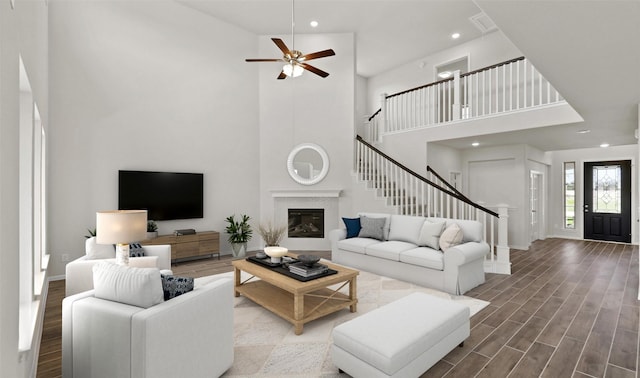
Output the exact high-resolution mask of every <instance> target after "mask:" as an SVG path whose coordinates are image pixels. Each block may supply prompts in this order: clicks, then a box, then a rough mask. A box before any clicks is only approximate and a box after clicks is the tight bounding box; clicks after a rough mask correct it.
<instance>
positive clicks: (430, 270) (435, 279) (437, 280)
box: [329, 213, 489, 295]
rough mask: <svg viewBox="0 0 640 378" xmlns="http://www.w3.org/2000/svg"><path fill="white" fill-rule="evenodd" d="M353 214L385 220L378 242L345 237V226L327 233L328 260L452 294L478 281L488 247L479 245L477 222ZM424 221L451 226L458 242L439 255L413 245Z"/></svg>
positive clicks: (480, 279) (418, 240) (480, 243)
mask: <svg viewBox="0 0 640 378" xmlns="http://www.w3.org/2000/svg"><path fill="white" fill-rule="evenodd" d="M358 216H359V217H368V218H384V219H385V221H384V230H383V236H382V237H381V240H377V239H374V238H369V237H352V238H347V230H346V229H345V228H341V229H337V230H332V231H331V232H330V234H329V237H330V239H331V259H332V261H333V262H335V263H338V264H342V265H346V266H349V267H353V268H356V269H360V270H364V271H367V272H372V273H376V274H379V275H383V276H387V277H392V278H396V279H399V280H403V281H408V282H412V283H415V284H418V285H421V286H426V287H431V288H434V289H438V290H443V291H445V292H447V293H450V294H454V295H461V294H464V293H465V292H467V291H469V290H471V289H473V288H474V287H476V286H478V285H480V284H482V283H484V281H485V276H484V257H485V256H486V255H487V254H488V253H489V245H488V244H487V243H486V242H484V241H483V238H482V233H483V227H482V224H481V223H480V222H477V221H472V220H458V219H446V218H427V217H416V216H408V215H391V214H382V213H360V214H358ZM361 219H362V218H361ZM424 222H445V224H446V227H449V226H451V225H452V224H453V223H455V224H457V225H458V226H459V227H460V229H461V230H462V241H461V243H460V244H458V245H455V246H453V247H450V248H447V249H445V250H444V251H442V250H436V249H434V248H430V247H426V246H422V245H419V244H421V243H420V238H421V230H422V227H423V225H424Z"/></svg>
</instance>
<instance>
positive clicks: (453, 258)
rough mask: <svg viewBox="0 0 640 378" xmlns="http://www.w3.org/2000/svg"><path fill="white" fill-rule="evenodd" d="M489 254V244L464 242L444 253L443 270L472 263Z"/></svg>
mask: <svg viewBox="0 0 640 378" xmlns="http://www.w3.org/2000/svg"><path fill="white" fill-rule="evenodd" d="M488 253H489V244H487V243H484V242H466V243H463V244H458V245H456V246H455V247H451V248H449V249H447V250H446V252H445V253H444V266H445V269H446V268H447V267H450V266H461V265H465V264H468V263H470V262H472V261H476V260H482V259H484V256H486V255H487V254H488Z"/></svg>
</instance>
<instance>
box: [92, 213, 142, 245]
mask: <svg viewBox="0 0 640 378" xmlns="http://www.w3.org/2000/svg"><path fill="white" fill-rule="evenodd" d="M146 238H147V210H112V211H98V212H97V213H96V243H98V244H127V243H133V242H138V241H141V240H144V239H146Z"/></svg>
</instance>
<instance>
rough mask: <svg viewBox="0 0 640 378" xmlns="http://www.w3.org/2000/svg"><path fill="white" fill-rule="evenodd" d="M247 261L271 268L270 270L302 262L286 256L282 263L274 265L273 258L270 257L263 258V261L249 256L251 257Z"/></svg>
mask: <svg viewBox="0 0 640 378" xmlns="http://www.w3.org/2000/svg"><path fill="white" fill-rule="evenodd" d="M285 260H287V261H285ZM247 261H250V262H252V263H255V264H259V265H264V266H266V267H269V268H276V267H279V266H282V265H284V264H291V263H295V262H299V261H300V260H298V259H295V258H293V257H289V256H284V257H283V258H282V261H281V262H279V263H274V262H271V257H269V256H267V257H265V258H262V259H260V258H257V257H255V256H249V257H247Z"/></svg>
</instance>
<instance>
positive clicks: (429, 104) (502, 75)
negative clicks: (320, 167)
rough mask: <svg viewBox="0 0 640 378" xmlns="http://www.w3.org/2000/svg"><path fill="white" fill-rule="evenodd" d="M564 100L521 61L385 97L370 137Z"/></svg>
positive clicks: (457, 74)
mask: <svg viewBox="0 0 640 378" xmlns="http://www.w3.org/2000/svg"><path fill="white" fill-rule="evenodd" d="M560 102H564V99H563V98H562V96H561V95H560V93H558V91H557V90H555V88H553V86H552V85H551V84H550V83H549V81H548V80H546V79H545V78H544V77H543V76H542V75H541V74H540V72H538V70H536V68H535V67H534V66H533V65H532V64H531V62H529V61H528V60H527V59H526V58H524V57H520V58H515V59H511V60H508V61H505V62H502V63H498V64H494V65H492V66H489V67H485V68H481V69H479V70H475V71H472V72H468V73H464V74H460V71H456V72H455V73H454V75H453V77H452V78H449V79H445V80H440V81H436V82H435V83H431V84H426V85H423V86H420V87H417V88H413V89H408V90H405V91H402V92H398V93H395V94H391V95H387V94H382V95H381V107H380V109H378V111H376V112H375V113H374V114H373V115H372V116H371V117H370V118H369V120H368V122H367V127H366V134H367V135H366V139H367V140H369V141H380V140H381V138H382V136H383V135H384V134H388V133H396V132H403V131H407V130H411V129H416V128H422V127H428V126H432V125H436V124H441V123H447V122H454V121H459V120H461V119H470V118H480V117H487V116H492V115H496V114H499V113H505V112H513V111H519V110H523V109H528V108H532V107H538V106H546V105H552V104H556V103H560Z"/></svg>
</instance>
